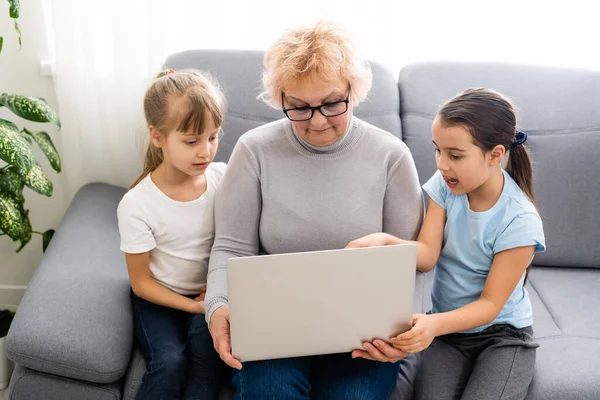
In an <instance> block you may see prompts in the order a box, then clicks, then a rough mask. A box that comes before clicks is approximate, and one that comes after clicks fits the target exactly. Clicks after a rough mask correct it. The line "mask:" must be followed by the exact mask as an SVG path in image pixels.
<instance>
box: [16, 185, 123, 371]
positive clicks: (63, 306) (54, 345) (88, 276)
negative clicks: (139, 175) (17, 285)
mask: <svg viewBox="0 0 600 400" xmlns="http://www.w3.org/2000/svg"><path fill="white" fill-rule="evenodd" d="M124 193H125V189H123V188H119V187H116V186H111V185H106V184H90V185H87V186H85V187H83V188H82V189H81V190H80V191H79V192H78V193H77V195H76V196H75V198H74V199H73V202H72V203H71V205H70V206H69V209H68V210H67V212H66V214H65V217H64V219H63V221H62V223H61V225H60V227H59V228H58V229H57V231H56V234H55V235H54V238H53V240H52V242H51V243H50V246H49V247H48V249H47V251H46V254H45V255H44V258H43V259H42V262H41V263H40V265H39V267H38V268H37V270H36V272H35V274H34V277H33V278H32V280H31V282H30V284H29V287H28V289H27V291H26V293H25V296H24V297H23V300H22V301H21V304H20V306H19V310H18V312H17V314H16V316H15V319H14V321H13V324H12V326H11V328H10V331H9V333H8V336H7V337H6V344H5V348H6V354H7V356H8V357H9V358H10V359H12V360H13V361H15V362H16V363H17V364H20V365H22V366H25V367H27V368H31V369H34V370H37V371H41V372H47V373H49V374H54V375H60V376H63V377H68V378H74V379H81V380H85V381H89V382H99V383H107V382H114V381H116V380H118V379H120V378H121V377H122V376H123V375H124V374H125V371H126V370H127V364H128V362H129V357H130V353H131V346H132V343H133V320H132V316H131V308H130V307H129V290H130V289H129V287H130V286H129V278H128V275H127V268H126V266H125V259H124V257H123V254H122V253H121V251H120V250H119V234H118V228H117V204H118V202H119V200H120V199H121V197H122V196H123V194H124Z"/></svg>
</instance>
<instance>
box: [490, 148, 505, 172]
mask: <svg viewBox="0 0 600 400" xmlns="http://www.w3.org/2000/svg"><path fill="white" fill-rule="evenodd" d="M505 154H506V149H505V148H504V146H502V145H501V144H499V145H497V146H496V147H494V148H493V149H492V150H490V151H489V152H488V161H489V163H490V167H491V166H494V165H498V164H500V163H501V162H502V159H503V158H504V155H505Z"/></svg>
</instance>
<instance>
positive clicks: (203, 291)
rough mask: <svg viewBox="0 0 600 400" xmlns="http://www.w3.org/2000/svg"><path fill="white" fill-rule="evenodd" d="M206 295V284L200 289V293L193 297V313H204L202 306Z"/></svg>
mask: <svg viewBox="0 0 600 400" xmlns="http://www.w3.org/2000/svg"><path fill="white" fill-rule="evenodd" d="M205 297H206V285H205V286H204V287H203V288H202V289H201V290H200V294H199V295H198V296H196V297H195V298H194V301H195V302H196V304H195V305H194V314H206V309H205V308H204V298H205Z"/></svg>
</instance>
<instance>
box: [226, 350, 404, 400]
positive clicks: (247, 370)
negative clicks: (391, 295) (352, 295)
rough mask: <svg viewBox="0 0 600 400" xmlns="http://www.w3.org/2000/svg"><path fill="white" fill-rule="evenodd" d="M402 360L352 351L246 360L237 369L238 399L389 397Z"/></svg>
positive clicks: (362, 399)
mask: <svg viewBox="0 0 600 400" xmlns="http://www.w3.org/2000/svg"><path fill="white" fill-rule="evenodd" d="M398 368H399V363H394V364H391V363H381V362H378V361H369V360H365V359H352V357H351V356H350V354H349V353H344V354H333V355H322V356H314V357H297V358H284V359H278V360H266V361H253V362H246V363H243V368H242V370H241V371H237V370H236V371H234V377H233V386H234V388H235V399H236V400H255V399H260V400H270V399H274V400H275V399H276V400H292V399H309V398H310V399H317V400H387V399H388V397H389V395H390V392H391V391H392V387H393V386H394V383H395V381H396V376H397V374H398Z"/></svg>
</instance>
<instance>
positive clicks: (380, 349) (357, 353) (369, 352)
mask: <svg viewBox="0 0 600 400" xmlns="http://www.w3.org/2000/svg"><path fill="white" fill-rule="evenodd" d="M363 348H364V350H354V351H353V352H352V358H366V359H367V360H373V361H381V362H391V363H395V362H396V361H399V360H402V359H403V358H404V357H406V356H407V355H408V353H406V352H404V351H402V350H400V349H397V348H395V347H393V346H391V345H390V344H389V343H386V342H384V341H383V340H379V339H375V340H373V342H372V343H370V342H365V343H363Z"/></svg>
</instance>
